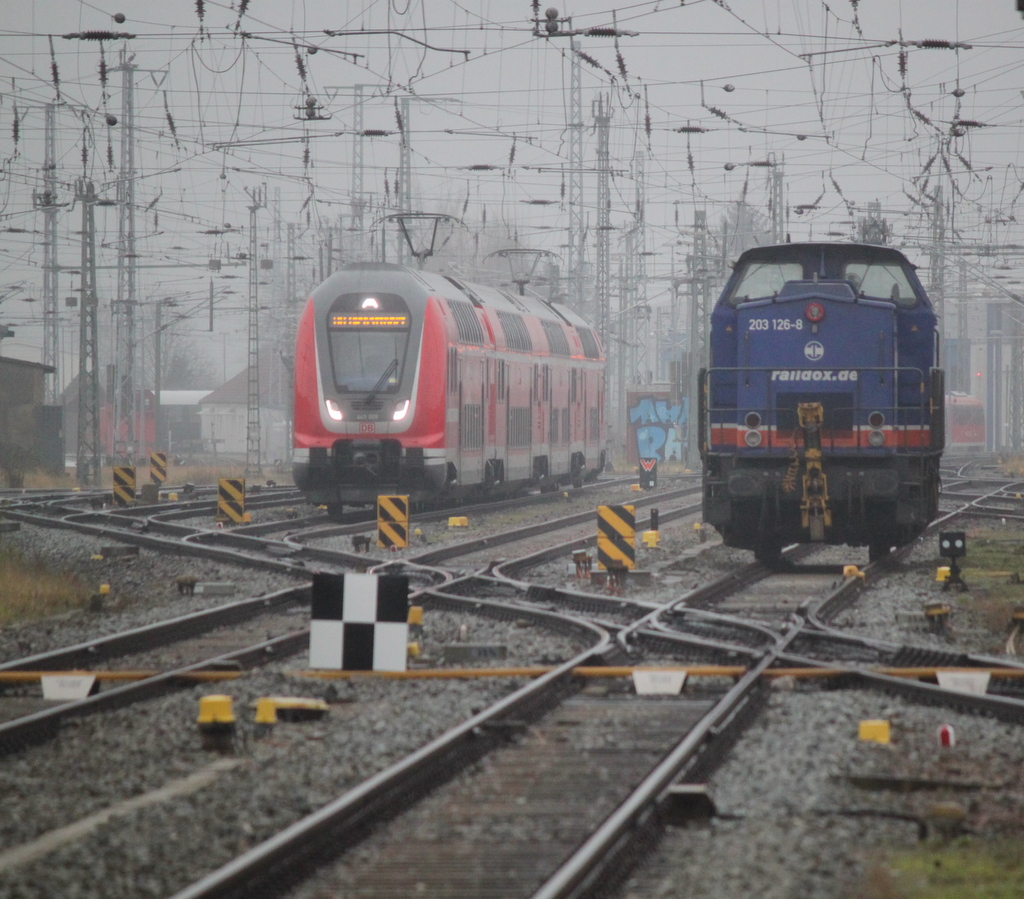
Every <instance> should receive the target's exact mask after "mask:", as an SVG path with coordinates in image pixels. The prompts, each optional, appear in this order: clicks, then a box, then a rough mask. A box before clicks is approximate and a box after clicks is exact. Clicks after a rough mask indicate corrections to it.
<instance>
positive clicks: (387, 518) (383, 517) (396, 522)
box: [377, 496, 409, 549]
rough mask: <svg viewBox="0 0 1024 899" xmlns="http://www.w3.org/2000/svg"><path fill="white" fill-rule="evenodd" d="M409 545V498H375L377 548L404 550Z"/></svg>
mask: <svg viewBox="0 0 1024 899" xmlns="http://www.w3.org/2000/svg"><path fill="white" fill-rule="evenodd" d="M408 545H409V497H408V496H378V497H377V546H379V547H380V548H381V549H391V548H394V549H405V547H407V546H408Z"/></svg>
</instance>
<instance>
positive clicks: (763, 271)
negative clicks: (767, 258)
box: [728, 262, 804, 306]
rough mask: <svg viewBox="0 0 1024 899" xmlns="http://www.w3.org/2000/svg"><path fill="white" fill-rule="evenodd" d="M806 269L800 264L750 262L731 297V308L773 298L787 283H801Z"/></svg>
mask: <svg viewBox="0 0 1024 899" xmlns="http://www.w3.org/2000/svg"><path fill="white" fill-rule="evenodd" d="M803 277H804V267H803V265H801V264H800V263H799V262H748V263H747V264H746V265H745V266H744V268H743V271H742V273H741V274H740V277H739V279H738V280H737V281H736V286H735V287H734V288H733V291H732V293H731V294H730V295H729V299H728V302H729V304H730V305H731V306H735V305H737V304H739V303H745V302H747V300H757V299H760V298H762V297H773V296H775V294H777V293H778V292H779V291H780V290H782V285H783V284H785V283H786V282H787V281H801V280H803Z"/></svg>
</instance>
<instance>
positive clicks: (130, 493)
mask: <svg viewBox="0 0 1024 899" xmlns="http://www.w3.org/2000/svg"><path fill="white" fill-rule="evenodd" d="M134 502H135V466H134V465H115V466H114V505H115V506H130V505H131V504H132V503H134Z"/></svg>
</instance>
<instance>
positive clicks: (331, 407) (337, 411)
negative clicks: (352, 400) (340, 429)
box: [324, 400, 345, 421]
mask: <svg viewBox="0 0 1024 899" xmlns="http://www.w3.org/2000/svg"><path fill="white" fill-rule="evenodd" d="M324 402H325V404H326V405H327V414H328V415H330V416H331V418H333V419H334V420H335V421H341V420H342V419H343V418H344V417H345V416H344V415H342V414H341V406H339V405H338V404H337V403H336V402H334V400H325V401H324Z"/></svg>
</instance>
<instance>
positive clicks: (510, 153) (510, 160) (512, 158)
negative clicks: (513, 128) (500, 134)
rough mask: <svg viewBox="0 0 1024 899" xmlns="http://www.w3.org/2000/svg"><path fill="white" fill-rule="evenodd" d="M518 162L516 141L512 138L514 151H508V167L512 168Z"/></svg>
mask: <svg viewBox="0 0 1024 899" xmlns="http://www.w3.org/2000/svg"><path fill="white" fill-rule="evenodd" d="M515 161H516V140H515V138H512V149H511V150H509V151H508V167H509V168H512V163H514V162H515Z"/></svg>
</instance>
